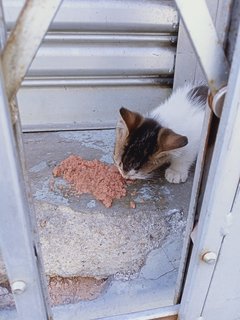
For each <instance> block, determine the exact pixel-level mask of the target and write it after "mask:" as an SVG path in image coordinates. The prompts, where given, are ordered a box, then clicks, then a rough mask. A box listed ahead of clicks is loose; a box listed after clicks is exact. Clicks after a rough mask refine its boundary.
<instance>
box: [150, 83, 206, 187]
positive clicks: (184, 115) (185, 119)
mask: <svg viewBox="0 0 240 320" xmlns="http://www.w3.org/2000/svg"><path fill="white" fill-rule="evenodd" d="M195 87H196V85H194V86H191V85H189V84H187V85H185V86H184V87H182V88H179V89H178V90H176V91H175V92H173V94H172V95H171V96H170V97H169V99H168V100H166V101H165V102H164V103H163V104H161V105H160V106H158V107H157V108H156V109H154V110H153V111H152V112H151V113H150V117H151V118H154V119H155V120H157V121H159V123H161V125H162V126H164V127H166V128H169V129H172V130H173V131H174V132H176V133H178V134H181V135H184V136H186V137H187V138H188V144H187V145H186V146H185V147H182V148H180V149H176V150H173V151H170V152H169V155H170V160H171V165H170V167H169V168H168V169H167V170H166V172H165V177H166V179H167V180H168V181H169V182H172V183H180V182H185V181H186V180H187V177H188V171H189V169H190V167H191V165H192V163H193V162H194V160H195V159H196V156H197V153H198V148H199V143H200V137H201V131H202V124H203V119H204V108H203V107H202V106H198V105H197V104H198V103H196V102H195V103H194V102H192V101H190V100H189V99H188V98H187V95H188V93H189V91H190V90H191V89H193V88H195Z"/></svg>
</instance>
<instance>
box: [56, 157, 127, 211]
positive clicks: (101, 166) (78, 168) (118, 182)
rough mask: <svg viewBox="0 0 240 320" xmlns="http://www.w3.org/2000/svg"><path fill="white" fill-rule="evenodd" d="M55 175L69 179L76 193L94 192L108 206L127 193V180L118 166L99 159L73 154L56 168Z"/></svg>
mask: <svg viewBox="0 0 240 320" xmlns="http://www.w3.org/2000/svg"><path fill="white" fill-rule="evenodd" d="M53 176H54V177H62V178H64V179H65V180H66V181H68V182H69V183H70V184H71V185H72V187H73V189H74V190H75V192H76V194H79V195H80V194H83V193H90V194H92V195H93V196H94V197H95V198H96V199H98V200H100V201H101V202H102V203H103V204H104V205H105V207H107V208H109V207H111V205H112V202H113V200H114V199H120V198H121V197H124V196H125V195H126V180H125V179H124V178H123V177H122V176H121V175H120V173H119V171H118V170H117V168H116V167H115V166H114V165H107V164H105V163H103V162H101V161H99V160H84V159H82V158H81V157H79V156H76V155H71V156H69V157H68V158H66V159H65V160H63V161H62V162H61V163H60V164H59V165H58V166H57V167H55V168H54V170H53Z"/></svg>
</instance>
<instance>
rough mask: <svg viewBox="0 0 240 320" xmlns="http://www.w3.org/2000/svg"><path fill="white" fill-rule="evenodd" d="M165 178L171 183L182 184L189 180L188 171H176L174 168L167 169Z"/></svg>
mask: <svg viewBox="0 0 240 320" xmlns="http://www.w3.org/2000/svg"><path fill="white" fill-rule="evenodd" d="M165 178H166V179H167V181H168V182H171V183H181V182H185V181H186V180H187V178H188V171H186V170H182V171H180V170H174V169H172V168H170V167H169V168H167V170H166V171H165Z"/></svg>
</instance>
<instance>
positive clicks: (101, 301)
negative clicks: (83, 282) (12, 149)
mask: <svg viewBox="0 0 240 320" xmlns="http://www.w3.org/2000/svg"><path fill="white" fill-rule="evenodd" d="M24 140H25V148H26V154H27V166H28V171H29V176H30V180H31V183H32V192H33V197H34V202H35V207H36V213H37V219H38V224H39V232H40V240H41V244H42V251H43V258H44V264H45V270H46V273H47V275H48V276H61V277H74V276H80V277H93V278H96V279H103V278H104V279H105V278H109V279H112V280H111V284H110V286H109V288H108V290H107V291H104V292H103V293H102V295H100V296H99V297H98V298H96V299H95V300H93V301H85V302H84V301H81V302H79V303H77V304H76V305H75V306H74V307H73V306H72V307H71V310H72V317H71V319H77V318H79V317H81V316H82V315H83V314H82V311H81V310H84V312H87V313H89V319H91V318H96V317H100V316H101V317H102V316H104V314H107V315H111V314H114V313H115V311H116V309H118V310H117V311H118V312H119V313H124V312H132V311H136V310H144V309H147V308H154V307H159V306H164V305H169V304H172V302H173V297H174V287H175V282H176V277H177V271H178V267H179V260H180V258H181V248H182V241H183V234H184V229H185V223H186V216H187V208H188V202H189V198H190V193H191V185H192V174H191V176H190V178H189V180H188V181H187V182H186V183H184V184H180V185H173V184H169V183H168V182H166V181H165V179H164V178H163V173H160V175H159V177H158V178H156V179H154V180H151V181H137V182H136V183H134V184H132V185H130V186H129V187H128V194H127V196H126V197H125V198H122V199H120V200H117V201H115V202H114V203H113V206H112V207H111V208H110V209H107V208H105V207H104V206H103V205H102V204H101V203H99V202H98V201H97V200H95V199H93V198H92V197H91V196H90V195H82V196H81V197H76V196H74V195H71V194H70V193H69V187H68V185H67V184H66V183H65V182H64V181H63V180H61V179H57V180H56V183H55V185H54V188H53V187H52V180H51V179H52V177H51V172H52V169H53V168H54V166H55V165H56V164H57V163H59V162H60V161H61V160H63V159H64V158H66V157H67V156H69V155H70V154H77V155H80V156H82V157H83V158H86V159H90V160H91V159H100V160H102V161H105V162H107V163H112V152H113V143H114V132H113V131H112V130H98V131H74V132H52V133H31V134H25V135H24ZM131 200H133V201H134V202H135V203H136V208H135V209H131V208H130V206H129V203H130V201H131ZM0 275H1V277H2V278H1V279H2V281H3V279H5V280H6V275H5V272H4V270H3V268H2V267H1V263H0ZM5 293H6V292H5ZM129 297H131V301H132V303H131V304H129ZM106 301H107V302H108V303H107V304H106ZM70 302H71V301H70ZM116 305H117V306H116ZM55 313H56V314H59V315H60V314H62V313H61V307H59V308H56V309H55ZM70 315H71V312H70ZM61 317H62V318H61ZM61 317H60V318H61V319H65V318H64V316H61ZM1 319H5V318H1ZM9 319H10V318H9Z"/></svg>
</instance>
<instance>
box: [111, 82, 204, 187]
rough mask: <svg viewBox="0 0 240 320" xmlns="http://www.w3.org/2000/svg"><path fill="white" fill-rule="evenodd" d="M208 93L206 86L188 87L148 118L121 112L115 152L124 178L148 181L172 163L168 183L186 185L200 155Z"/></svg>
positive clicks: (116, 160)
mask: <svg viewBox="0 0 240 320" xmlns="http://www.w3.org/2000/svg"><path fill="white" fill-rule="evenodd" d="M207 92H208V88H207V87H206V86H198V87H196V86H191V85H185V86H184V87H182V88H179V89H178V90H176V91H175V92H174V93H173V94H172V95H171V96H170V97H169V98H168V99H167V100H166V101H165V102H164V103H163V104H161V105H160V106H158V107H157V108H156V109H154V110H153V111H152V112H151V113H150V114H149V115H148V116H147V117H143V116H142V115H140V114H139V113H136V112H132V111H130V110H128V109H125V108H121V109H120V114H121V119H120V120H119V122H118V124H117V129H116V143H115V151H114V160H115V163H116V165H117V167H118V169H119V171H120V172H121V174H122V175H123V176H124V177H125V178H129V179H146V178H149V177H150V176H151V173H152V171H153V170H155V169H157V168H158V167H160V166H161V165H162V164H164V163H166V162H170V166H169V167H168V168H167V169H166V172H165V177H166V179H167V180H168V181H169V182H172V183H180V182H185V181H186V180H187V177H188V172H189V169H190V167H191V165H192V164H193V162H194V160H195V159H196V156H197V153H198V148H199V143H200V136H201V130H202V123H203V119H204V111H205V106H206V101H207Z"/></svg>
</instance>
